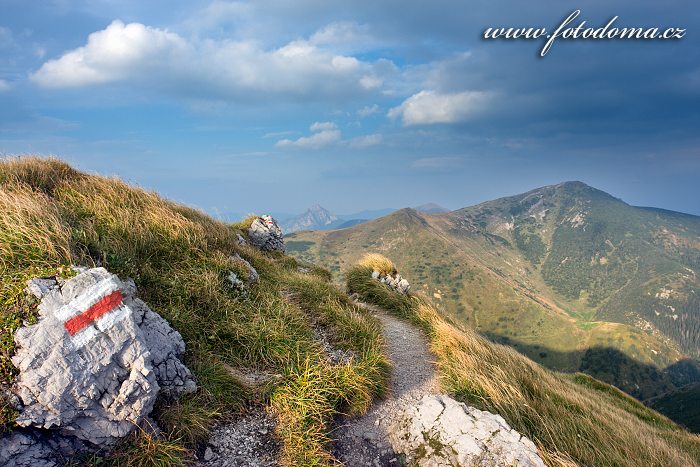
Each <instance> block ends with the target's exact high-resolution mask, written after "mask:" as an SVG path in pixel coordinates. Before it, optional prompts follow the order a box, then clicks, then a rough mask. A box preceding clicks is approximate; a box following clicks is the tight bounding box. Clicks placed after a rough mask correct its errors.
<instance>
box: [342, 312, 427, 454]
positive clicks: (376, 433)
mask: <svg viewBox="0 0 700 467" xmlns="http://www.w3.org/2000/svg"><path fill="white" fill-rule="evenodd" d="M358 305H360V306H362V307H364V308H366V309H368V310H370V311H371V312H372V313H374V315H375V316H376V317H377V318H378V319H379V320H380V321H381V323H382V332H383V334H384V340H385V341H386V345H387V354H388V356H389V360H390V361H391V378H390V383H389V393H388V395H387V397H386V398H385V399H383V400H380V401H377V402H375V403H374V404H373V405H372V407H371V408H370V409H369V411H367V413H366V414H364V415H362V416H359V417H353V418H344V419H342V420H341V422H340V425H339V426H338V428H337V429H336V430H335V431H334V432H333V438H334V439H335V440H336V441H335V443H334V449H333V451H334V452H333V454H334V455H335V457H336V458H337V459H338V460H340V461H341V462H342V463H343V464H344V465H346V466H348V467H356V466H357V467H360V466H371V467H380V466H398V465H399V456H398V455H397V454H396V453H394V450H393V449H392V448H391V444H390V443H389V438H388V435H387V433H388V429H389V427H390V426H392V425H393V424H394V423H396V422H397V421H398V420H399V417H400V416H401V414H402V413H403V411H404V408H405V407H406V406H407V405H413V404H415V403H416V402H417V401H418V400H420V399H421V398H422V397H423V396H424V395H426V394H437V393H439V386H438V378H437V371H436V368H435V364H434V360H435V357H434V355H433V354H432V353H431V352H430V351H429V349H428V340H427V339H426V338H425V336H424V335H423V333H422V332H421V330H420V329H418V328H417V327H415V326H414V325H412V324H410V323H408V322H406V321H403V320H401V319H399V318H395V317H393V316H391V315H389V314H388V313H386V312H385V311H383V310H381V309H379V308H377V307H374V306H371V305H367V304H363V303H358Z"/></svg>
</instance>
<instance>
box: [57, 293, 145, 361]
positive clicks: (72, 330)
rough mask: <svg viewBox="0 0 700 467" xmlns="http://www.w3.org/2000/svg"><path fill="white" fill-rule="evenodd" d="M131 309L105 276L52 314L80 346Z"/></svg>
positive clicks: (125, 315)
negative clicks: (104, 278)
mask: <svg viewBox="0 0 700 467" xmlns="http://www.w3.org/2000/svg"><path fill="white" fill-rule="evenodd" d="M129 313H131V310H129V308H128V307H127V306H126V305H125V304H124V297H123V295H122V291H121V290H120V289H119V285H118V284H117V283H116V282H113V281H110V280H105V281H100V282H98V283H97V284H95V285H93V286H91V287H89V288H88V289H87V290H85V292H83V293H82V294H80V295H79V296H78V297H76V298H74V299H73V300H71V302H70V303H68V304H67V305H64V306H63V307H61V308H60V309H58V310H57V311H56V312H55V315H56V318H58V319H59V320H60V321H62V322H63V326H64V328H65V329H66V331H68V334H70V335H71V341H72V343H73V345H74V346H75V347H76V348H80V347H82V346H84V345H85V344H87V343H88V342H89V341H90V340H92V339H93V338H94V337H96V336H97V335H98V334H99V332H105V331H107V330H108V329H109V328H111V327H112V326H114V325H115V324H116V323H117V322H119V321H121V320H122V319H124V318H126V317H127V316H128V315H129Z"/></svg>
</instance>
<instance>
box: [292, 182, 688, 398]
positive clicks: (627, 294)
mask: <svg viewBox="0 0 700 467" xmlns="http://www.w3.org/2000/svg"><path fill="white" fill-rule="evenodd" d="M698 239H700V218H697V217H694V216H686V215H682V214H677V213H669V212H665V211H659V210H651V209H645V208H635V207H632V206H629V205H627V204H625V203H623V202H622V201H620V200H617V199H616V198H613V197H612V196H609V195H607V194H605V193H603V192H601V191H599V190H595V189H593V188H591V187H588V186H586V185H584V184H582V183H578V182H571V183H564V184H560V185H556V186H550V187H544V188H541V189H538V190H533V191H531V192H528V193H525V194H522V195H518V196H513V197H509V198H502V199H499V200H495V201H491V202H487V203H483V204H480V205H477V206H474V207H470V208H465V209H462V210H458V211H454V212H450V213H445V214H425V213H419V212H416V211H413V210H401V211H398V212H396V213H394V214H392V215H390V216H386V217H384V218H380V219H376V220H374V221H371V222H368V223H367V224H363V225H360V226H355V227H352V228H350V229H345V230H342V231H331V232H302V233H298V234H295V235H292V236H289V238H288V245H289V248H290V253H291V254H293V255H295V256H297V257H299V258H304V259H306V260H309V261H317V262H318V264H321V265H324V266H326V267H329V268H331V270H333V271H334V272H336V273H337V272H339V271H344V270H346V269H347V268H348V267H349V266H350V265H352V264H353V262H354V261H356V260H357V259H358V258H359V257H360V256H361V254H362V252H364V251H367V250H368V249H372V250H374V251H379V252H382V253H384V254H387V255H388V256H390V257H392V258H393V259H394V260H395V261H396V263H397V265H398V267H399V268H400V269H401V270H402V271H404V272H405V274H406V275H407V276H408V277H411V278H412V279H413V280H412V284H413V287H414V289H419V290H421V291H423V292H425V293H426V294H427V295H428V296H430V297H433V298H434V300H435V302H436V306H437V309H438V310H439V311H440V313H441V314H443V315H444V316H447V317H450V318H452V319H454V320H455V321H457V322H461V323H466V324H468V325H469V326H471V327H472V328H474V329H476V330H478V331H479V332H481V333H482V334H484V335H487V336H489V337H490V338H492V340H495V341H497V342H502V343H507V344H509V345H511V346H514V347H515V348H516V349H518V350H519V351H521V352H522V353H524V354H526V355H528V356H529V357H531V358H533V359H534V360H536V361H538V362H540V363H542V364H544V365H546V366H548V367H549V368H554V369H560V370H566V371H578V370H583V371H586V372H587V373H589V374H592V375H594V376H596V377H598V378H601V379H604V380H606V381H608V382H611V383H613V384H615V385H616V386H618V387H620V388H622V389H624V390H625V391H627V392H628V393H630V394H633V395H634V396H636V397H639V398H642V399H646V398H650V397H654V396H657V395H660V394H663V393H667V392H668V391H671V390H673V389H674V388H676V387H679V386H681V385H683V384H687V383H689V382H692V381H696V380H698V378H700V374H698V372H697V368H698V367H697V365H696V364H694V363H692V362H687V363H684V364H679V363H678V362H681V361H683V360H684V359H686V358H687V357H694V358H696V357H697V355H698V354H697V351H698V349H697V345H698V342H699V341H700V334H699V332H700V331H698V329H697V323H698V322H699V320H700V313H699V312H698V307H697V304H696V302H695V300H696V297H697V295H696V294H697V293H700V286H699V283H698V279H697V276H696V275H695V272H694V271H695V269H694V268H697V261H698V255H700V246H699V245H700V244H699V243H698V241H699V240H698ZM674 310H675V311H674ZM674 315H675V316H676V317H675V318H674Z"/></svg>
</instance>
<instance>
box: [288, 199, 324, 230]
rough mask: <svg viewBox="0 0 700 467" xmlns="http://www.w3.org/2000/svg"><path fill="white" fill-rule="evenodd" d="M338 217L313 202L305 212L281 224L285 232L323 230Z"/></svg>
mask: <svg viewBox="0 0 700 467" xmlns="http://www.w3.org/2000/svg"><path fill="white" fill-rule="evenodd" d="M337 221H338V217H337V216H336V215H335V214H333V213H331V212H329V211H328V210H327V209H324V208H323V207H322V206H319V205H318V204H315V205H313V206H311V207H310V208H309V209H307V210H306V212H305V213H303V214H300V215H298V216H296V217H292V218H291V219H288V220H287V221H285V222H284V223H283V224H282V227H283V228H284V231H285V232H287V233H292V232H299V231H300V230H325V229H328V228H332V227H334V226H335V224H337V223H338V222H337Z"/></svg>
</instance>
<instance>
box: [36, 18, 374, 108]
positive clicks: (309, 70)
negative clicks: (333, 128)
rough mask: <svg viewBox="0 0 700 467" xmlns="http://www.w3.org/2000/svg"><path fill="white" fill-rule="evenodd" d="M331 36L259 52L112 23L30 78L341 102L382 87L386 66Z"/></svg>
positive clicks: (49, 83) (46, 83)
mask: <svg viewBox="0 0 700 467" xmlns="http://www.w3.org/2000/svg"><path fill="white" fill-rule="evenodd" d="M336 29H337V27H336ZM329 31H330V30H328V28H326V29H324V30H321V31H320V32H319V33H317V34H316V35H314V36H312V39H311V40H295V41H292V42H289V43H287V44H284V45H282V46H281V47H276V48H269V49H264V48H262V47H261V46H260V44H259V43H258V42H256V41H251V40H241V41H234V40H230V39H221V40H215V39H186V38H184V37H182V36H180V35H179V34H176V33H174V32H170V31H167V30H165V29H159V28H154V27H150V26H146V25H144V24H140V23H130V24H124V23H122V22H121V21H114V22H113V23H112V24H110V25H109V26H107V27H106V28H105V29H104V30H101V31H97V32H94V33H92V34H90V35H89V37H88V40H87V43H86V44H85V45H84V46H82V47H79V48H77V49H74V50H71V51H68V52H66V53H65V54H63V55H62V56H60V57H58V58H56V59H52V60H49V61H47V62H45V63H44V64H43V65H42V66H41V67H40V68H39V70H37V71H36V72H35V73H33V74H32V75H31V79H32V80H33V81H34V82H36V83H37V84H39V85H40V86H42V87H46V88H65V87H81V86H88V85H97V84H102V83H110V82H128V83H130V84H136V85H142V86H144V85H145V86H149V87H151V88H153V87H155V88H157V89H158V90H160V91H162V92H171V93H177V94H179V95H181V94H185V95H190V97H198V98H201V97H204V98H207V97H211V98H217V99H228V98H235V97H241V98H249V97H250V96H251V93H258V94H260V95H263V96H271V95H273V94H282V95H288V96H303V97H304V98H313V97H315V96H319V97H322V96H328V95H332V96H336V95H343V96H345V95H348V94H350V95H352V94H353V93H355V94H360V93H367V92H368V91H370V90H372V89H375V88H376V87H378V86H380V85H381V78H379V77H378V74H379V73H381V70H382V69H384V68H386V64H385V63H384V62H381V63H380V61H377V62H375V63H370V62H365V61H361V60H359V59H357V58H355V57H352V56H346V55H343V54H340V53H338V52H337V51H336V50H333V48H332V47H330V46H326V45H324V44H328V43H332V42H334V41H335V39H334V40H331V38H330V36H329V34H331V32H329ZM336 32H337V31H336ZM339 37H342V34H341V35H340V36H339ZM338 40H339V39H338ZM375 68H376V70H375ZM368 77H370V78H368ZM368 80H369V81H368Z"/></svg>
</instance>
